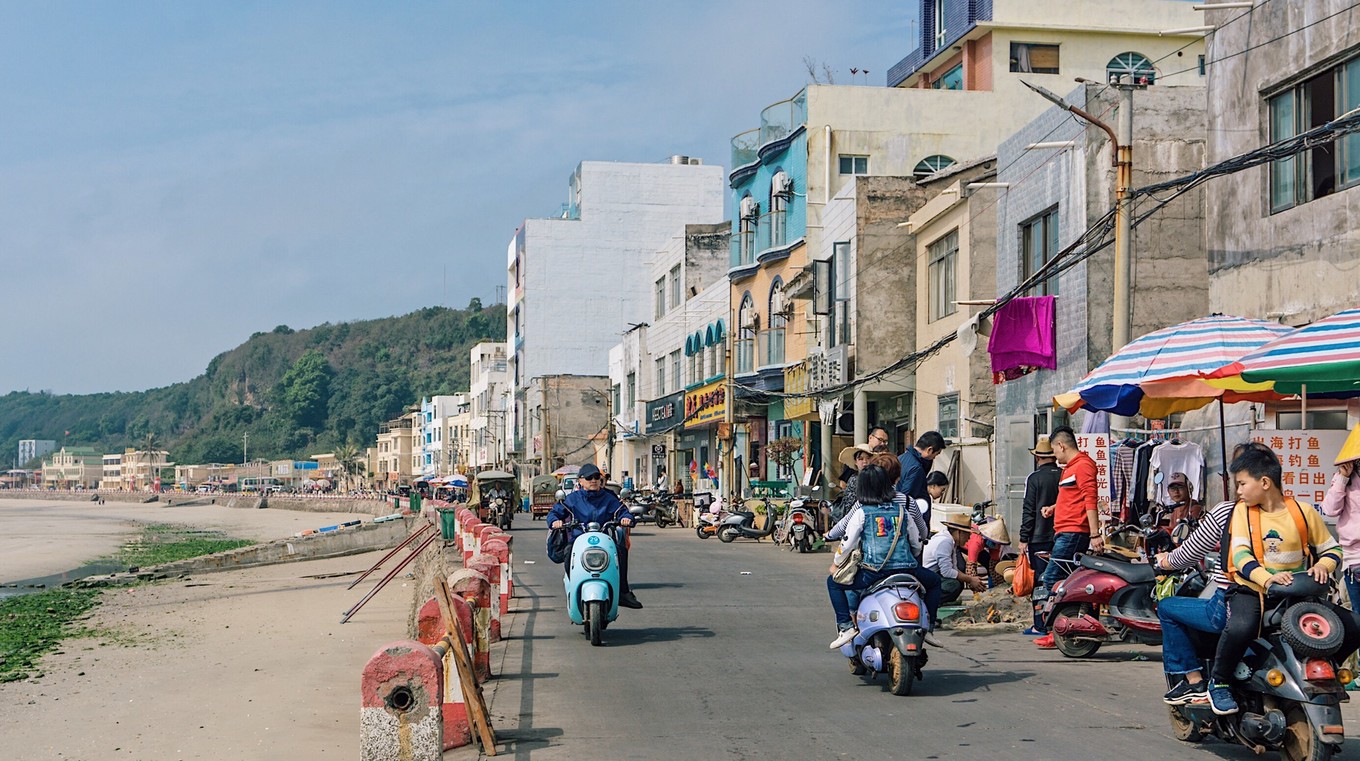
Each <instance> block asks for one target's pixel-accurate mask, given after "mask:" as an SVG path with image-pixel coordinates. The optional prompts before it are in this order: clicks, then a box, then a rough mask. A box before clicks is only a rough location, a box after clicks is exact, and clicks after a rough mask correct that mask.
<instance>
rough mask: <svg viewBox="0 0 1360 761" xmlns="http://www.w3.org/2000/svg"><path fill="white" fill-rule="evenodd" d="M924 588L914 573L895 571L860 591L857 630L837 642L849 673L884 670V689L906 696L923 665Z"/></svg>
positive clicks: (925, 622)
mask: <svg viewBox="0 0 1360 761" xmlns="http://www.w3.org/2000/svg"><path fill="white" fill-rule="evenodd" d="M924 600H925V589H924V588H923V587H922V586H921V583H920V582H919V581H917V580H916V577H915V576H912V575H910V574H905V573H898V574H893V575H892V576H889V577H888V578H886V579H884V580H882V581H880V582H878V583H877V584H875V585H873V586H872V587H869V588H868V589H866V590H864V592H863V593H862V594H861V595H860V600H859V608H858V609H857V610H856V612H855V621H856V624H857V625H858V626H859V634H857V635H856V636H855V639H854V640H853V641H851V642H849V643H846V644H845V645H842V646H841V650H840V652H841V655H844V656H845V657H846V658H848V659H850V673H851V674H854V675H855V676H862V675H864V674H866V673H867V674H869V679H870V680H871V681H872V680H873V679H874V677H876V676H877V675H878V674H879V673H880V672H882V673H886V674H887V675H888V689H889V690H890V691H891V692H892V694H894V695H907V694H909V693H910V692H911V686H912V684H913V683H914V682H915V681H916V680H917V679H920V678H921V669H922V668H923V667H925V665H926V643H925V635H926V628H927V625H928V623H929V622H928V620H927V618H926V616H927V615H928V614H927V612H926V605H925V602H924Z"/></svg>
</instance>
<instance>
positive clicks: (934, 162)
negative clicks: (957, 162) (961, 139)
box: [911, 153, 954, 180]
mask: <svg viewBox="0 0 1360 761" xmlns="http://www.w3.org/2000/svg"><path fill="white" fill-rule="evenodd" d="M951 166H954V159H952V158H950V157H948V156H942V155H940V154H938V153H937V154H935V155H934V156H926V157H925V158H923V159H921V163H919V164H917V165H916V168H915V169H913V170H911V176H912V177H915V178H916V179H918V180H919V179H921V178H922V177H929V176H930V175H932V174H935V173H936V172H938V171H940V170H941V169H948V168H949V167H951Z"/></svg>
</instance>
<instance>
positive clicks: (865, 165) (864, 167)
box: [840, 153, 869, 174]
mask: <svg viewBox="0 0 1360 761" xmlns="http://www.w3.org/2000/svg"><path fill="white" fill-rule="evenodd" d="M840 165H841V166H840V170H841V174H868V173H869V157H868V156H851V155H849V154H844V153H843V154H841V155H840Z"/></svg>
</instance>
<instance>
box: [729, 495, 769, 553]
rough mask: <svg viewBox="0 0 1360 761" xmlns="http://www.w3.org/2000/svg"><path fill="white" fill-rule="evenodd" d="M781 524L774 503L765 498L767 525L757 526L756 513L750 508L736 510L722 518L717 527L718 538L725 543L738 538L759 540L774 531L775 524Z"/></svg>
mask: <svg viewBox="0 0 1360 761" xmlns="http://www.w3.org/2000/svg"><path fill="white" fill-rule="evenodd" d="M778 524H779V521H778V520H777V519H776V517H775V514H774V510H773V505H772V504H771V503H770V501H769V500H768V499H767V500H765V527H764V528H756V514H755V513H754V512H751V511H749V510H735V511H733V512H731V513H729V514H728V516H727V517H726V518H724V519H722V523H720V524H719V525H718V527H717V533H718V540H719V541H721V542H723V543H724V544H730V543H732V542H733V541H734V540H736V539H738V538H745V539H755V540H757V541H759V540H761V539H764V538H765V537H767V536H769V535H771V534H773V533H774V529H775V526H777V525H778Z"/></svg>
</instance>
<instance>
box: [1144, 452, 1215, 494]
mask: <svg viewBox="0 0 1360 761" xmlns="http://www.w3.org/2000/svg"><path fill="white" fill-rule="evenodd" d="M1148 464H1149V466H1151V468H1152V474H1151V475H1152V479H1153V483H1154V485H1155V491H1154V493H1153V495H1152V497H1153V499H1154V500H1155V501H1156V502H1157V503H1158V504H1163V505H1167V504H1170V503H1171V494H1170V493H1169V492H1168V491H1167V489H1166V486H1167V483H1168V482H1170V480H1171V474H1172V473H1184V474H1185V475H1186V477H1187V478H1188V479H1189V480H1190V496H1191V498H1197V497H1200V496H1201V495H1202V494H1203V492H1202V491H1201V487H1202V486H1203V484H1204V450H1202V449H1200V446H1199V444H1196V443H1195V442H1193V441H1174V440H1173V441H1169V442H1167V443H1165V444H1162V445H1161V446H1159V447H1157V448H1156V449H1155V450H1153V452H1152V457H1151V458H1150V460H1149V462H1148ZM1159 474H1160V475H1161V478H1157V476H1158V475H1159Z"/></svg>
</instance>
